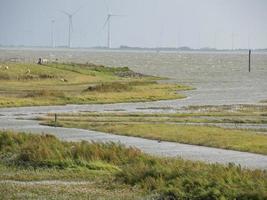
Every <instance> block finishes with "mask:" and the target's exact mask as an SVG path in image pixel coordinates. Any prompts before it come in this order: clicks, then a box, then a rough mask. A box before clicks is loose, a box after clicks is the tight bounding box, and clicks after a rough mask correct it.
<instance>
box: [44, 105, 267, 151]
mask: <svg viewBox="0 0 267 200" xmlns="http://www.w3.org/2000/svg"><path fill="white" fill-rule="evenodd" d="M249 110H251V111H249ZM41 120H43V123H45V124H48V125H52V126H53V125H55V124H54V122H53V115H52V114H51V115H49V116H47V117H43V118H41ZM266 121H267V119H266V108H265V109H264V108H260V109H257V108H255V107H254V108H253V109H252V107H251V109H248V107H245V108H244V107H242V109H240V110H236V111H232V110H231V111H223V112H222V111H216V110H214V109H213V111H212V112H206V113H204V112H195V113H193V111H192V112H191V113H174V114H142V113H132V114H129V113H102V114H101V113H80V114H58V121H57V124H56V125H57V126H64V127H76V128H82V129H90V130H96V131H102V132H107V133H113V134H119V135H127V136H136V137H143V138H149V139H155V140H163V141H172V142H179V143H185V144H195V145H202V146H208V147H217V148H223V149H232V150H238V151H245V152H253V153H259V154H265V155H267V135H266V134H262V133H257V132H255V131H252V130H239V129H226V128H219V127H214V126H212V124H213V123H215V122H216V123H225V122H228V123H233V124H238V123H243V124H245V123H258V124H260V123H266ZM176 122H177V123H184V124H175V123H176ZM203 122H205V123H209V126H208V125H205V126H204V125H203V126H196V125H190V124H187V123H203Z"/></svg>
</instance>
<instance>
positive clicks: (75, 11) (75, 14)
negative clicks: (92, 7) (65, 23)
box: [71, 6, 83, 16]
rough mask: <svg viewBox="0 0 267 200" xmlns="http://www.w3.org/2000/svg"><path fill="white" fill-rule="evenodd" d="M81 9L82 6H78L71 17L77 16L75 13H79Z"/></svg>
mask: <svg viewBox="0 0 267 200" xmlns="http://www.w3.org/2000/svg"><path fill="white" fill-rule="evenodd" d="M82 7H83V6H80V7H79V8H78V9H77V10H75V11H74V12H73V13H72V14H71V15H72V16H73V15H76V14H77V12H79V11H80V10H81V9H82Z"/></svg>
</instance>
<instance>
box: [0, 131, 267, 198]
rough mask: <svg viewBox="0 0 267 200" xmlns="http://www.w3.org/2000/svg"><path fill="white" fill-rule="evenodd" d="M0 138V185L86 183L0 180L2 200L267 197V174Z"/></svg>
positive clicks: (37, 138) (104, 148)
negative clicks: (78, 183)
mask: <svg viewBox="0 0 267 200" xmlns="http://www.w3.org/2000/svg"><path fill="white" fill-rule="evenodd" d="M0 137H1V139H0V181H3V180H17V181H25V180H27V181H33V180H39V181H40V180H68V181H70V180H71V181H86V184H84V185H75V186H71V185H60V184H53V185H51V184H33V185H30V184H27V183H26V182H25V183H23V184H12V183H5V182H0V198H2V199H36V198H37V197H38V198H42V199H72V198H74V197H76V196H77V198H78V199H139V197H140V199H141V197H147V199H183V200H187V199H192V200H194V199H198V200H199V199H200V200H206V199H214V200H215V199H216V200H217V199H218V200H219V199H266V197H267V193H266V191H267V190H266V188H267V173H266V171H261V170H248V169H241V168H240V167H239V166H234V165H232V164H229V166H223V165H219V164H204V163H202V162H192V161H185V160H181V159H164V158H157V157H153V156H149V155H146V154H143V153H142V152H140V151H139V150H137V149H134V148H125V147H123V146H122V145H118V144H113V143H109V144H96V143H88V142H80V143H74V142H62V141H59V140H58V139H56V138H55V137H54V136H49V135H28V134H22V133H20V134H16V133H11V132H1V133H0ZM90 163H95V165H96V166H97V167H94V168H92V167H91V166H90ZM99 166H101V167H99ZM111 166H112V167H111ZM75 174H76V175H75Z"/></svg>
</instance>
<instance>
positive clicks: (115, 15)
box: [110, 14, 127, 17]
mask: <svg viewBox="0 0 267 200" xmlns="http://www.w3.org/2000/svg"><path fill="white" fill-rule="evenodd" d="M110 16H112V17H125V16H127V15H117V14H114V15H113V14H111V15H110Z"/></svg>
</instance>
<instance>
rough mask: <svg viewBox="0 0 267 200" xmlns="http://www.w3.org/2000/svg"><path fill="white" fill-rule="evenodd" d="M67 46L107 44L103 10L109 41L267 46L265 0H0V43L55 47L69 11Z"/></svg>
mask: <svg viewBox="0 0 267 200" xmlns="http://www.w3.org/2000/svg"><path fill="white" fill-rule="evenodd" d="M80 7H81V9H80V10H79V11H78V12H77V13H76V14H75V15H74V16H73V32H72V47H94V46H106V43H107V27H103V25H104V23H105V20H106V18H107V14H108V8H107V7H109V10H110V13H113V14H122V15H125V16H121V17H116V18H113V19H112V21H111V38H112V40H111V41H112V42H111V46H112V47H119V46H120V45H127V46H139V47H181V46H188V47H191V48H204V47H210V48H218V49H231V48H232V47H233V48H234V49H239V48H243V49H245V48H267V37H266V36H267V23H266V22H267V12H266V10H267V1H265V0H254V1H252V0H232V1H230V0H202V1H197V0H165V1H163V0H135V1H133V0H132V1H130V0H106V1H105V0H98V1H94V0H76V1H74V0H65V1H64V0H54V1H53V0H46V1H40V0H39V1H38V0H23V1H21V0H8V1H7V0H0V25H1V31H0V44H1V45H25V46H51V45H52V40H51V32H52V31H51V24H52V23H51V20H55V24H54V38H55V43H56V46H66V45H67V42H68V18H67V16H65V15H64V14H63V13H62V12H61V11H66V12H70V13H71V12H74V11H75V10H77V9H79V8H80Z"/></svg>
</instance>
